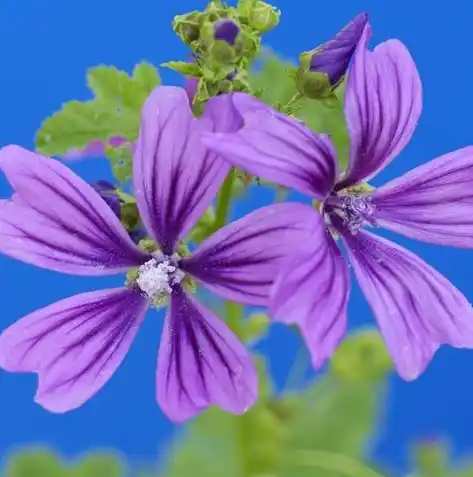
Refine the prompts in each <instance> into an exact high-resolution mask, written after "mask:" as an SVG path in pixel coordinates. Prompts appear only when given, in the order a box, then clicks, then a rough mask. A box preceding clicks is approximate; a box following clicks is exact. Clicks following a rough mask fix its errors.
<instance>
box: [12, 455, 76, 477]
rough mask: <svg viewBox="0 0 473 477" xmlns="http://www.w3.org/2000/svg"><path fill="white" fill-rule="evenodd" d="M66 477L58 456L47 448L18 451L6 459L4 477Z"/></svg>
mask: <svg viewBox="0 0 473 477" xmlns="http://www.w3.org/2000/svg"><path fill="white" fill-rule="evenodd" d="M40 476H45V477H46V476H47V477H68V474H67V470H66V468H65V467H64V466H63V464H62V463H61V460H60V458H59V457H58V456H57V455H56V454H55V453H53V452H51V451H49V450H47V449H31V450H24V451H22V452H19V453H17V454H15V455H13V456H12V457H10V459H8V461H7V465H6V468H5V477H40Z"/></svg>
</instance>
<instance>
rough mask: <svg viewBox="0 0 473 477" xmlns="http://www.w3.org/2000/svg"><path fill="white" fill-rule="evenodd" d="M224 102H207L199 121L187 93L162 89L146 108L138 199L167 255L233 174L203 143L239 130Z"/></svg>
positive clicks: (137, 160) (136, 168) (137, 159)
mask: <svg viewBox="0 0 473 477" xmlns="http://www.w3.org/2000/svg"><path fill="white" fill-rule="evenodd" d="M225 103H230V101H229V98H215V99H214V100H211V101H209V103H208V104H207V106H206V108H205V113H204V115H203V117H202V118H201V119H195V118H194V116H193V115H192V112H191V109H190V106H189V100H188V97H187V94H186V92H185V90H184V89H182V88H178V87H175V86H160V87H158V88H156V89H155V90H154V91H153V92H152V93H151V95H150V96H149V98H148V99H147V100H146V102H145V105H144V107H143V112H142V122H141V129H140V136H139V139H138V144H137V149H136V153H135V156H134V160H133V181H134V188H135V195H136V200H137V205H138V208H139V210H140V215H141V217H142V219H143V223H144V225H145V226H146V228H147V229H148V230H149V232H150V233H151V234H153V237H154V238H155V240H156V241H157V242H158V244H159V245H160V248H161V249H162V250H163V252H164V253H165V254H169V253H172V250H173V249H174V247H175V245H176V243H177V241H178V240H179V239H180V238H182V237H183V236H185V234H186V233H187V232H188V231H189V229H190V228H191V227H192V226H193V225H194V224H195V223H196V221H197V220H198V218H199V217H200V215H202V214H203V213H204V211H205V210H206V209H207V208H208V207H209V205H210V203H211V201H212V200H213V198H214V197H215V195H216V193H217V192H218V189H219V188H220V185H221V184H222V182H223V181H224V179H225V177H226V175H227V173H228V171H229V165H228V164H227V163H226V162H225V161H222V160H221V159H219V158H218V157H217V156H216V155H215V154H214V153H212V152H210V151H208V150H207V148H206V147H204V146H203V144H202V143H201V135H202V133H203V132H204V131H214V130H232V128H234V127H235V128H236V127H238V125H239V124H238V123H235V121H236V120H237V119H239V116H235V112H234V110H233V108H230V107H225V106H224V105H225ZM230 104H231V103H230ZM214 109H215V110H216V111H214ZM214 118H216V119H217V120H218V122H215V121H213V119H214ZM235 124H236V125H235Z"/></svg>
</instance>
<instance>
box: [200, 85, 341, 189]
mask: <svg viewBox="0 0 473 477" xmlns="http://www.w3.org/2000/svg"><path fill="white" fill-rule="evenodd" d="M231 96H232V97H233V102H234V105H235V107H236V109H237V110H238V111H239V112H240V114H241V115H242V117H243V119H244V126H243V127H242V128H241V129H239V130H238V131H236V132H235V133H230V134H225V133H216V134H204V136H203V141H204V144H205V145H206V146H208V147H209V148H210V149H211V150H213V151H214V152H216V153H218V154H220V155H221V156H222V157H223V158H224V159H226V160H228V161H229V162H230V163H232V164H233V165H234V166H238V167H241V168H242V169H245V170H246V171H248V172H250V173H251V174H253V175H254V176H257V177H261V178H263V179H265V180H267V181H270V182H274V183H276V184H279V185H282V186H285V187H289V188H292V189H295V190H297V191H299V192H302V193H303V194H307V195H309V196H311V197H315V198H323V197H325V196H326V195H327V194H328V193H329V192H330V191H331V190H332V187H333V184H334V183H335V180H336V178H337V177H338V166H337V159H336V152H335V149H334V147H333V145H332V143H331V141H330V139H329V138H328V137H327V136H325V135H314V134H313V133H312V132H311V131H309V129H307V128H306V127H305V126H304V125H303V124H302V123H300V122H299V121H297V120H295V119H292V118H289V117H287V116H285V115H283V114H281V113H279V112H277V111H275V110H274V109H272V108H270V107H269V106H266V105H265V104H264V103H262V102H261V101H259V100H257V99H256V98H254V97H252V96H250V95H247V94H245V93H234V94H233V95H231Z"/></svg>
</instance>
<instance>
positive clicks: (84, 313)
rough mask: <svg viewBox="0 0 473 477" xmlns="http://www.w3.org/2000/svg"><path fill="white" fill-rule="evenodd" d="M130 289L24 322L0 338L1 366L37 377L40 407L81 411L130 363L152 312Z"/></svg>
mask: <svg viewBox="0 0 473 477" xmlns="http://www.w3.org/2000/svg"><path fill="white" fill-rule="evenodd" d="M147 306H148V305H147V302H146V300H145V299H144V298H143V297H142V296H141V295H140V294H139V293H137V292H135V291H132V290H130V289H128V288H115V289H110V290H100V291H94V292H89V293H83V294H81V295H75V296H72V297H70V298H66V299H65V300H61V301H58V302H56V303H54V304H52V305H50V306H47V307H45V308H42V309H40V310H37V311H35V312H33V313H31V314H30V315H27V316H25V317H24V318H22V319H21V320H19V321H17V322H16V323H15V324H13V325H12V326H10V327H9V328H7V329H6V330H5V331H4V332H3V333H2V335H1V336H0V366H1V367H2V368H3V369H5V370H6V371H10V372H16V373H18V372H20V373H24V372H34V373H37V374H38V378H39V380H38V389H37V392H36V396H35V401H36V402H37V403H38V404H40V405H41V406H43V407H44V408H46V409H47V410H49V411H52V412H57V413H62V412H66V411H70V410H72V409H75V408H77V407H79V406H81V405H82V404H83V403H84V402H86V401H87V400H88V399H90V398H91V397H92V396H93V395H94V394H95V393H97V392H98V391H99V390H100V389H101V388H102V386H103V385H104V384H105V383H106V382H107V381H108V380H109V379H110V378H111V376H112V375H113V373H114V372H115V370H116V369H117V368H118V366H120V364H121V362H122V361H123V359H124V358H125V355H126V353H127V352H128V350H129V348H130V346H131V343H132V341H133V339H134V338H135V336H136V333H137V331H138V328H139V326H140V324H141V322H142V320H143V318H144V314H145V311H146V309H147Z"/></svg>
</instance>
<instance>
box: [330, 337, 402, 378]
mask: <svg viewBox="0 0 473 477" xmlns="http://www.w3.org/2000/svg"><path fill="white" fill-rule="evenodd" d="M392 369H393V362H392V359H391V357H390V356H389V353H388V351H387V349H386V346H385V344H384V342H383V339H382V338H381V336H380V334H379V333H378V332H377V331H375V330H371V329H365V330H360V331H358V332H357V333H355V334H353V335H352V336H348V337H347V338H346V339H345V341H343V343H342V344H341V345H340V346H339V347H338V349H337V351H336V352H335V354H334V356H333V358H332V361H331V370H332V372H333V373H334V374H335V375H336V376H337V377H339V378H341V379H343V380H346V381H358V382H360V381H376V380H379V379H383V378H384V377H385V376H386V375H387V373H389V372H390V371H392Z"/></svg>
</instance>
